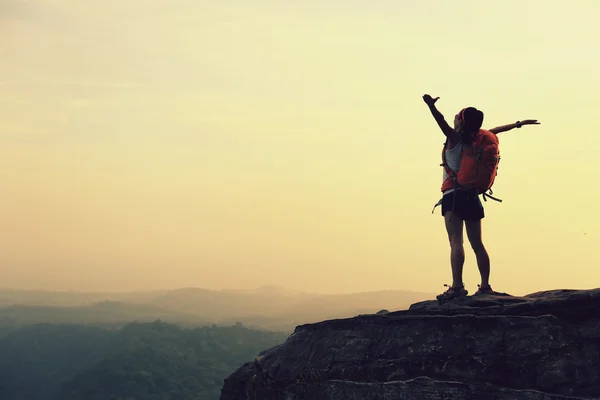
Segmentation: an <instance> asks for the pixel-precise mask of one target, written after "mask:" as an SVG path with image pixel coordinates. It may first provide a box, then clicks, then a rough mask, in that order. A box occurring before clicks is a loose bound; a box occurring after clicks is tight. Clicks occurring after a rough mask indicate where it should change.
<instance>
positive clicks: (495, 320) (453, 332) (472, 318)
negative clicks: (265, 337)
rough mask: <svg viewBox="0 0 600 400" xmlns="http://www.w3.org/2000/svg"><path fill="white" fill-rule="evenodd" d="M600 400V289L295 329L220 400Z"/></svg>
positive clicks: (495, 298) (238, 375)
mask: <svg viewBox="0 0 600 400" xmlns="http://www.w3.org/2000/svg"><path fill="white" fill-rule="evenodd" d="M245 399H252V400H254V399H257V400H304V399H306V400H309V399H310V400H359V399H360V400H376V399H377V400H379V399H389V400H391V399H440V400H441V399H446V400H447V399H514V400H518V399H528V400H533V399H535V400H542V399H544V400H559V399H600V289H593V290H550V291H544V292H537V293H532V294H529V295H527V296H523V297H516V296H510V295H506V294H497V295H489V296H481V297H472V296H469V297H466V298H463V299H458V300H453V301H450V302H446V303H443V304H439V303H438V302H437V301H425V302H420V303H416V304H413V305H412V306H411V307H410V308H409V309H408V310H402V311H395V312H380V313H377V314H373V315H359V316H357V317H354V318H346V319H336V320H329V321H323V322H319V323H315V324H306V325H301V326H298V327H297V328H296V330H295V331H294V333H293V334H292V335H291V336H290V337H289V338H288V339H287V340H286V342H285V343H283V344H281V345H280V346H277V347H274V348H272V349H269V350H266V351H264V352H262V353H261V354H260V355H258V356H257V357H256V359H255V360H254V361H253V362H249V363H246V364H244V365H243V366H241V367H240V368H239V369H238V370H237V371H236V372H234V373H233V374H232V375H230V376H229V377H228V378H227V379H225V382H224V386H223V389H222V391H221V400H245Z"/></svg>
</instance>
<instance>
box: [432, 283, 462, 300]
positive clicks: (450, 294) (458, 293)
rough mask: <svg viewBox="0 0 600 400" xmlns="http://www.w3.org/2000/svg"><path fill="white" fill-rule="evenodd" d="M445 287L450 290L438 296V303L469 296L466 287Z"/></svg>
mask: <svg viewBox="0 0 600 400" xmlns="http://www.w3.org/2000/svg"><path fill="white" fill-rule="evenodd" d="M444 286H446V287H448V290H446V291H445V292H444V293H442V294H439V295H438V296H437V299H438V301H442V300H452V299H457V298H459V297H465V296H466V295H467V294H469V292H468V291H467V289H465V287H464V285H461V286H448V285H444Z"/></svg>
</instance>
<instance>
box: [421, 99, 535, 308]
mask: <svg viewBox="0 0 600 400" xmlns="http://www.w3.org/2000/svg"><path fill="white" fill-rule="evenodd" d="M438 99H439V97H436V98H432V97H431V96H430V95H428V94H426V95H424V96H423V100H424V101H425V103H426V104H427V105H428V106H429V109H430V111H431V113H432V115H433V117H434V118H435V120H436V121H437V123H438V125H439V127H440V128H441V130H442V132H443V133H444V135H445V136H446V138H447V140H446V143H445V145H444V150H443V153H442V154H443V158H444V164H443V165H444V166H445V168H444V180H443V183H442V193H443V197H442V199H441V200H440V202H439V203H438V204H437V205H439V204H441V206H442V216H443V217H444V220H445V225H446V231H447V233H448V239H449V241H450V264H451V267H452V285H451V286H450V287H448V290H447V291H445V292H444V293H442V294H440V295H438V296H437V299H438V300H439V301H441V300H451V299H454V298H457V297H464V296H466V295H467V294H468V293H469V292H468V291H467V290H466V289H465V287H464V284H463V281H462V272H463V265H464V262H465V251H464V247H463V226H464V227H466V231H467V237H468V239H469V242H470V244H471V247H472V248H473V251H474V252H475V256H476V258H477V267H478V268H479V273H480V275H481V284H479V285H478V286H479V288H478V290H477V292H476V293H475V295H482V294H492V293H493V291H492V287H491V286H490V283H489V276H490V258H489V255H488V253H487V250H486V249H485V246H484V245H483V241H482V237H481V220H482V219H483V218H484V216H485V214H484V210H483V205H482V204H481V200H480V199H479V192H477V191H474V190H461V188H457V187H456V185H454V184H453V182H452V176H451V175H453V174H458V172H459V170H460V164H461V158H462V154H463V146H464V145H468V144H469V143H471V141H472V140H473V139H474V137H475V135H478V134H489V133H491V134H494V135H497V134H498V133H500V132H505V131H509V130H511V129H514V128H520V127H521V126H523V125H533V124H535V125H537V124H539V122H537V120H534V119H529V120H525V121H517V122H516V123H514V124H508V125H502V126H499V127H496V128H493V129H489V130H482V129H481V125H482V124H483V112H481V111H479V110H477V109H476V108H474V107H467V108H464V109H462V110H461V111H459V112H458V114H456V115H455V117H454V128H451V127H450V125H448V123H447V122H446V120H445V119H444V116H443V115H442V114H441V113H440V112H439V111H438V110H437V108H436V107H435V102H436V101H437V100H438ZM447 169H448V170H447ZM437 205H436V206H437ZM434 209H435V207H434ZM446 286H448V285H446Z"/></svg>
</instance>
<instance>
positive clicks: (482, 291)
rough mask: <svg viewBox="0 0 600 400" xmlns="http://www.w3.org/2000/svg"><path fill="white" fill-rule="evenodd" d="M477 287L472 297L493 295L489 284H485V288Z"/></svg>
mask: <svg viewBox="0 0 600 400" xmlns="http://www.w3.org/2000/svg"><path fill="white" fill-rule="evenodd" d="M477 287H478V288H479V289H477V291H476V292H475V294H474V295H473V296H481V295H484V294H494V291H493V290H492V287H491V286H490V285H489V284H487V285H485V286H482V285H477Z"/></svg>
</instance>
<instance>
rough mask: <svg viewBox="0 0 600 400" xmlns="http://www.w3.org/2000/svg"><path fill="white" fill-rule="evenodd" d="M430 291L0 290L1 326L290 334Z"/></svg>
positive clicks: (396, 305) (406, 302) (401, 304)
mask: <svg viewBox="0 0 600 400" xmlns="http://www.w3.org/2000/svg"><path fill="white" fill-rule="evenodd" d="M434 296H435V295H434V294H433V293H420V292H411V291H401V290H388V291H375V292H364V293H350V294H335V295H324V294H313V293H303V292H293V291H290V290H287V289H284V288H280V287H276V286H263V287H260V288H257V289H253V290H208V289H201V288H182V289H177V290H170V291H149V292H132V293H85V292H51V291H32V290H16V289H0V323H2V322H3V323H4V324H15V325H22V324H32V323H42V322H49V323H85V324H90V325H106V324H108V325H114V324H125V323H128V322H131V321H139V322H147V321H155V320H157V319H160V320H162V321H165V322H171V323H176V324H179V325H191V326H197V325H207V324H217V325H228V326H230V325H232V324H235V323H237V322H241V323H242V324H244V325H245V326H248V327H256V328H262V329H269V330H283V331H292V330H293V329H294V328H295V327H296V326H297V325H301V324H305V323H309V322H317V321H321V320H324V319H331V318H344V317H352V316H355V315H358V314H369V313H370V314H372V313H376V312H378V311H380V310H382V309H387V310H389V311H393V310H400V309H406V308H407V307H408V306H410V304H412V303H416V302H419V301H422V300H428V299H432V298H434Z"/></svg>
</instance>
